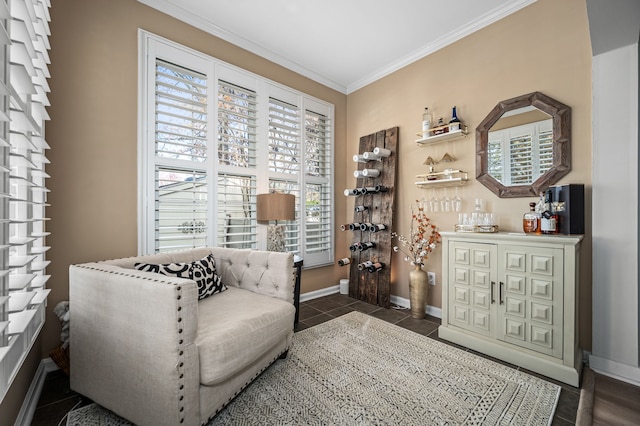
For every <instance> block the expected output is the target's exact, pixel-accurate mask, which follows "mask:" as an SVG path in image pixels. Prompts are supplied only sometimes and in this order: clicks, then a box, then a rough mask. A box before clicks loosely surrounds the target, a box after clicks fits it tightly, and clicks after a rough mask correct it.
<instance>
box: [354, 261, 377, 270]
mask: <svg viewBox="0 0 640 426" xmlns="http://www.w3.org/2000/svg"><path fill="white" fill-rule="evenodd" d="M371 265H373V262H372V261H370V260H367V261H366V262H362V263H358V271H364V270H365V269H367V268H368V267H369V266H371Z"/></svg>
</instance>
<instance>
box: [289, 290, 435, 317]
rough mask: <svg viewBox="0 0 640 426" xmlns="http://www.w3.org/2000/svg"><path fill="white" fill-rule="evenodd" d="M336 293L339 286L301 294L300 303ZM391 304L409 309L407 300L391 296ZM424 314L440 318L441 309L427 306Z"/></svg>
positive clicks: (338, 291)
mask: <svg viewBox="0 0 640 426" xmlns="http://www.w3.org/2000/svg"><path fill="white" fill-rule="evenodd" d="M336 293H340V284H338V285H334V286H331V287H327V288H321V289H320V290H315V291H310V292H308V293H304V294H301V295H300V302H307V301H309V300H313V299H318V298H320V297H324V296H329V295H332V294H336ZM391 303H393V304H394V305H398V306H401V307H403V308H407V309H408V308H409V307H410V302H409V299H405V298H404V297H400V296H395V295H393V294H392V295H391ZM426 313H427V314H428V315H431V316H432V317H436V318H442V309H441V308H438V307H436V306H427V309H426Z"/></svg>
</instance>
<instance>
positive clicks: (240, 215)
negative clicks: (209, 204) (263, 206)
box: [217, 173, 257, 249]
mask: <svg viewBox="0 0 640 426" xmlns="http://www.w3.org/2000/svg"><path fill="white" fill-rule="evenodd" d="M217 202H218V209H217V211H218V233H217V234H218V246H220V247H231V248H252V249H255V248H256V242H257V241H256V223H257V222H256V180H255V178H254V177H252V176H242V175H233V174H226V173H220V174H218V191H217Z"/></svg>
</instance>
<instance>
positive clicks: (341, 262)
mask: <svg viewBox="0 0 640 426" xmlns="http://www.w3.org/2000/svg"><path fill="white" fill-rule="evenodd" d="M350 263H351V258H350V257H344V258H342V259H340V260H338V265H340V266H345V265H348V264H350Z"/></svg>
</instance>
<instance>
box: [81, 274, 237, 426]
mask: <svg viewBox="0 0 640 426" xmlns="http://www.w3.org/2000/svg"><path fill="white" fill-rule="evenodd" d="M74 266H76V267H78V268H83V269H91V270H94V271H101V272H107V273H109V274H114V275H121V276H124V277H135V278H137V279H144V280H148V281H152V282H157V283H161V284H168V285H172V286H174V287H175V290H176V300H178V301H180V300H182V286H181V284H176V283H172V282H169V281H165V280H162V279H155V278H150V277H141V276H139V275H132V274H128V273H126V272H120V271H110V270H105V269H102V268H95V267H91V266H87V265H74ZM178 303H180V302H178ZM177 311H178V323H181V322H182V317H180V316H179V315H180V312H181V311H182V306H181V305H180V304H178V307H177ZM182 331H183V330H182V328H179V329H178V334H182ZM183 344H184V339H180V340H179V341H178V345H179V346H182V345H183ZM178 355H179V357H180V362H179V363H178V371H179V373H180V376H179V379H180V386H178V394H179V398H178V401H179V402H181V403H182V402H183V401H184V392H183V391H184V387H185V384H184V371H182V368H183V367H184V359H183V357H184V349H182V348H181V349H180V350H179V352H178ZM245 386H246V385H245ZM179 411H180V413H184V405H181V406H180V407H179ZM180 423H181V424H182V423H184V417H180Z"/></svg>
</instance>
